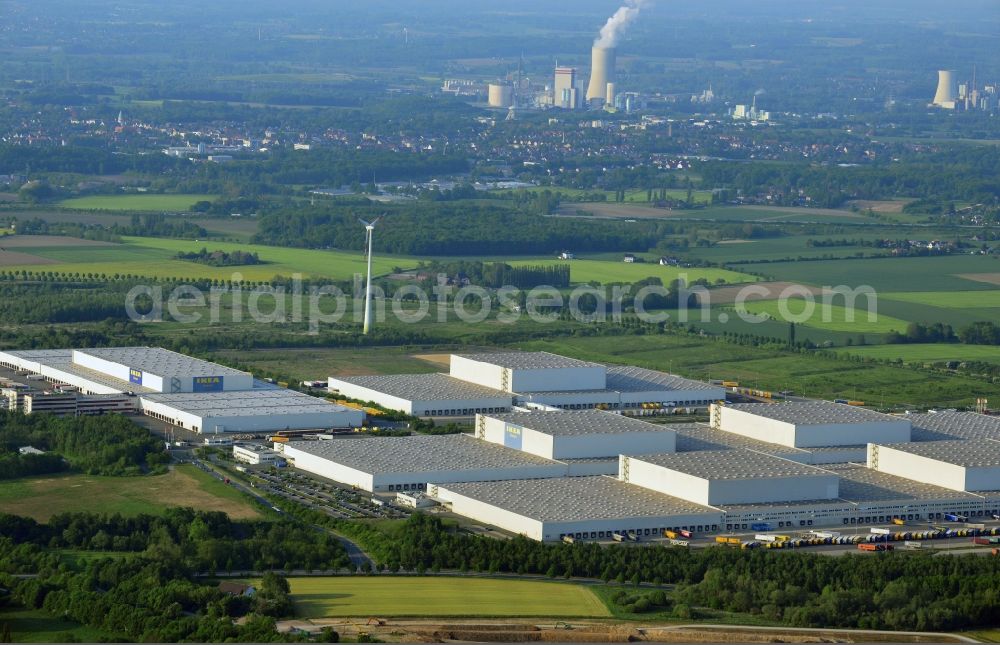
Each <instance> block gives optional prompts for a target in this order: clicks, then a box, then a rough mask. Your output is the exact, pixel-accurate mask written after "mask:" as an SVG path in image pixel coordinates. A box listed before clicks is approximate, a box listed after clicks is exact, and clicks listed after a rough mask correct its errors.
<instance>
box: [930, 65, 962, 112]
mask: <svg viewBox="0 0 1000 645" xmlns="http://www.w3.org/2000/svg"><path fill="white" fill-rule="evenodd" d="M957 104H958V85H957V84H956V82H955V72H954V71H952V70H948V69H942V70H941V71H939V72H938V86H937V92H936V93H935V94H934V101H933V102H932V103H931V105H932V106H934V107H939V108H944V109H946V110H954V109H955V107H956V106H957Z"/></svg>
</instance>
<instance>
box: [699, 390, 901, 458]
mask: <svg viewBox="0 0 1000 645" xmlns="http://www.w3.org/2000/svg"><path fill="white" fill-rule="evenodd" d="M711 424H712V427H713V428H717V429H719V430H724V431H726V432H733V433H736V434H741V435H743V436H745V437H750V438H751V439H757V440H759V441H766V442H768V443H777V444H780V445H783V446H789V447H793V448H813V447H819V446H856V445H866V444H868V443H872V442H875V443H904V442H907V441H909V440H910V429H911V424H910V421H909V420H907V419H901V418H899V417H894V416H891V415H888V414H881V413H879V412H873V411H871V410H866V409H864V408H858V407H854V406H850V405H844V404H841V403H828V402H825V401H810V402H805V403H744V404H736V405H721V404H716V405H713V406H712V409H711Z"/></svg>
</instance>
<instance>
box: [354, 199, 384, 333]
mask: <svg viewBox="0 0 1000 645" xmlns="http://www.w3.org/2000/svg"><path fill="white" fill-rule="evenodd" d="M380 219H382V218H381V217H376V218H375V219H374V220H372V221H371V222H366V221H365V220H363V219H359V220H358V221H359V222H361V223H362V224H364V225H365V249H366V250H367V252H368V278H367V280H366V284H365V327H364V334H365V335H367V334H368V332H369V331H371V328H372V237H373V236H374V234H375V224H376V223H378V221H379V220H380Z"/></svg>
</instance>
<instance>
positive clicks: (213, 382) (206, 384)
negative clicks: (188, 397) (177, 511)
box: [191, 376, 223, 392]
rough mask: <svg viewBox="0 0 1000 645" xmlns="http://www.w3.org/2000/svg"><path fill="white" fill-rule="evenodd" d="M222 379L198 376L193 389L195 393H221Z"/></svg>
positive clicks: (195, 378) (219, 377)
mask: <svg viewBox="0 0 1000 645" xmlns="http://www.w3.org/2000/svg"><path fill="white" fill-rule="evenodd" d="M222 379H223V377H221V376H196V377H194V382H193V387H192V388H191V389H192V390H193V391H195V392H221V391H222V387H223V380H222Z"/></svg>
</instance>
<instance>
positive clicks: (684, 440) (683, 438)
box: [668, 423, 808, 456]
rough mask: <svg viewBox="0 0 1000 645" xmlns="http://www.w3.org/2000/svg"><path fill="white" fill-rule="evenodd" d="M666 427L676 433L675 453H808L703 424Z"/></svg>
mask: <svg viewBox="0 0 1000 645" xmlns="http://www.w3.org/2000/svg"><path fill="white" fill-rule="evenodd" d="M668 427H669V428H671V429H673V430H675V431H676V432H677V452H695V451H704V450H727V449H729V448H739V449H743V450H753V451H756V452H761V453H764V454H768V455H775V456H786V455H802V454H806V453H807V452H808V451H807V450H806V449H804V448H791V447H789V446H782V445H780V444H776V443H768V442H766V441H760V440H757V439H751V438H750V437H744V436H743V435H739V434H735V433H732V432H723V431H722V430H716V429H714V428H712V427H711V426H709V425H708V424H704V423H672V424H670V425H669V426H668Z"/></svg>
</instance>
